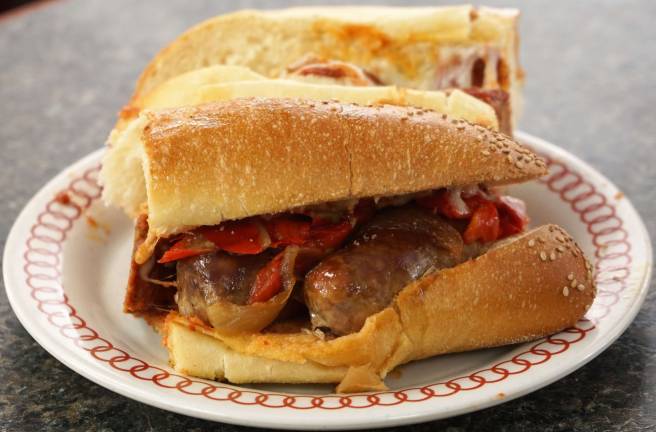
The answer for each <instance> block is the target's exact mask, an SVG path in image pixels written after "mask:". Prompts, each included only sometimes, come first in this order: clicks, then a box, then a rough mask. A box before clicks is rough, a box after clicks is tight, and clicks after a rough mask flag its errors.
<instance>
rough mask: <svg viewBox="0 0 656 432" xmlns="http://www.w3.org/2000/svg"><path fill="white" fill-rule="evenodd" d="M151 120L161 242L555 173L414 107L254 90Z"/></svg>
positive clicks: (147, 139)
mask: <svg viewBox="0 0 656 432" xmlns="http://www.w3.org/2000/svg"><path fill="white" fill-rule="evenodd" d="M148 117H149V122H148V124H147V125H146V127H145V128H144V133H143V143H144V154H145V159H144V175H145V178H146V190H147V196H148V221H149V224H150V231H149V238H151V239H152V238H155V237H163V236H167V235H170V234H172V233H176V232H181V231H184V230H186V229H188V228H189V227H191V226H198V225H214V224H218V223H220V222H221V221H223V220H230V219H241V218H244V217H248V216H253V215H259V214H265V213H277V212H281V211H286V210H288V209H290V208H293V207H297V206H304V205H312V204H317V203H323V202H329V201H337V200H343V199H350V198H358V197H368V196H380V195H385V196H389V195H399V194H404V193H411V192H417V191H423V190H429V189H435V188H440V187H445V186H458V185H469V184H477V183H486V184H491V185H495V184H507V183H515V182H521V181H525V180H529V179H533V178H536V177H539V176H541V175H544V174H546V168H545V164H544V162H543V161H542V160H541V159H539V158H538V157H537V156H535V155H534V154H533V153H532V152H531V151H530V150H528V149H526V148H524V147H523V146H521V145H520V144H518V143H517V142H515V141H513V140H512V139H511V138H509V137H507V136H505V135H503V134H499V133H497V132H494V131H491V130H489V129H486V128H483V127H481V126H477V125H473V124H470V123H468V122H466V121H463V120H458V119H451V118H449V117H448V116H447V115H445V114H439V113H436V112H434V111H425V110H422V109H417V108H412V107H400V106H392V105H382V106H359V105H355V104H343V103H339V102H328V101H323V102H316V101H307V100H300V99H278V98H247V99H235V100H231V101H227V102H224V103H215V104H207V105H202V106H197V107H186V108H179V109H173V110H164V111H158V112H157V113H150V114H149V116H148Z"/></svg>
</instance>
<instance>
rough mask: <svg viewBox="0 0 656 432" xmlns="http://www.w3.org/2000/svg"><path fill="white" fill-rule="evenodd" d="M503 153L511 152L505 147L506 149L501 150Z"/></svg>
mask: <svg viewBox="0 0 656 432" xmlns="http://www.w3.org/2000/svg"><path fill="white" fill-rule="evenodd" d="M501 153H503V154H508V153H510V149H507V148H505V149H503V150H501Z"/></svg>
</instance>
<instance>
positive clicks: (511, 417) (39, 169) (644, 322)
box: [0, 0, 656, 432]
mask: <svg viewBox="0 0 656 432" xmlns="http://www.w3.org/2000/svg"><path fill="white" fill-rule="evenodd" d="M304 3H306V4H307V3H308V2H304ZM324 3H327V2H324ZM374 3H384V1H380V0H378V1H376V2H374ZM408 3H417V4H419V3H425V4H436V3H442V2H440V1H435V0H433V1H431V2H408ZM517 3H518V2H500V1H487V2H485V4H488V5H495V6H496V5H509V6H512V5H514V6H516V5H517ZM292 4H300V2H292V1H284V0H282V1H281V0H278V1H272V2H263V1H244V0H242V1H235V2H230V3H229V2H216V1H210V0H207V1H193V2H190V1H185V0H175V1H167V2H159V1H155V0H146V1H139V2H133V1H129V0H119V1H111V2H109V1H103V0H60V1H52V2H46V3H43V4H41V5H39V6H38V7H36V8H31V9H29V10H25V11H18V12H14V13H12V14H10V15H8V16H2V17H0V123H1V124H0V154H1V155H2V156H1V157H2V170H0V186H1V187H0V203H2V204H1V205H0V241H2V242H3V247H4V239H5V238H6V236H7V233H8V232H9V229H10V228H11V225H12V223H13V221H14V219H15V218H16V216H17V215H18V213H19V211H20V209H21V208H22V207H23V206H24V205H25V204H26V202H27V201H28V200H29V198H30V197H31V196H32V195H33V194H34V193H35V192H36V191H37V190H38V189H39V188H40V187H41V186H42V185H43V184H44V183H45V182H47V181H48V179H50V178H51V177H52V176H54V175H55V174H57V173H58V172H59V171H61V170H62V169H64V168H65V167H66V166H67V165H69V164H70V163H71V162H73V161H75V160H77V159H78V158H80V157H82V156H84V155H86V154H87V153H89V152H91V151H93V150H95V149H97V148H100V147H101V146H102V145H103V143H104V140H105V138H106V136H107V133H108V131H109V130H110V128H111V127H112V125H113V123H114V121H115V115H116V112H117V111H118V110H119V108H120V107H121V106H122V105H123V104H124V103H125V102H126V101H127V99H128V97H129V95H130V94H131V91H132V88H133V87H132V86H133V84H134V81H135V80H136V78H137V76H138V74H139V72H140V70H141V69H142V68H143V67H144V66H145V65H146V63H147V62H148V60H149V59H150V58H151V57H152V56H153V55H154V54H155V53H156V52H157V51H158V49H160V48H161V47H162V46H164V44H165V43H167V42H168V41H170V40H172V39H173V38H174V37H175V36H176V35H177V34H179V33H180V32H182V31H183V30H184V29H186V28H187V27H189V26H190V25H192V24H194V23H196V22H198V21H200V20H203V19H205V18H208V17H211V16H213V15H215V14H218V13H222V12H226V11H229V10H234V9H239V8H241V7H267V8H273V7H280V6H286V5H292ZM164 5H166V6H164ZM519 6H520V7H521V8H522V11H523V17H522V24H521V34H522V41H521V43H522V47H521V60H522V63H523V66H524V67H525V69H526V74H527V81H526V87H525V100H526V104H525V110H524V115H523V118H522V120H521V124H520V127H521V129H523V130H525V131H527V132H530V133H532V134H535V135H538V136H540V137H543V138H546V139H548V140H550V141H552V142H554V143H557V144H559V145H561V146H562V147H564V148H566V149H567V150H569V151H570V152H572V153H574V154H576V155H578V156H580V157H582V158H583V159H585V160H586V161H588V162H589V163H591V164H592V165H594V166H595V167H597V168H598V169H599V170H600V171H601V172H603V173H604V174H605V175H606V176H608V177H609V178H610V179H611V180H612V181H613V182H615V184H617V185H618V187H619V188H620V189H621V190H622V191H623V192H624V193H625V194H626V196H627V197H629V198H630V199H631V200H632V202H633V203H634V205H635V207H636V208H637V209H638V211H639V212H640V213H641V215H642V217H643V218H644V220H645V222H646V224H647V228H648V230H649V232H650V233H651V237H652V242H653V241H654V233H656V187H655V186H656V174H655V172H656V171H655V168H654V167H655V166H656V157H655V156H654V150H655V149H656V109H655V108H654V107H656V79H654V73H655V71H656V49H655V48H654V44H655V43H656V26H655V25H654V22H653V18H654V17H655V16H656V2H650V1H622V2H618V1H614V0H606V1H586V2H572V1H553V0H548V1H547V0H541V1H536V0H533V1H531V2H523V3H522V4H521V5H519ZM653 288H654V287H653V284H652V289H651V292H650V293H649V295H648V298H647V301H646V303H645V305H644V306H643V308H642V310H641V311H640V313H639V314H638V316H637V318H636V320H635V322H634V323H633V324H632V325H631V326H630V327H629V329H628V330H627V331H626V332H625V333H624V335H622V336H621V337H620V338H619V339H618V340H617V342H615V343H614V344H613V345H612V346H611V347H610V348H608V349H607V350H606V351H605V352H604V353H602V354H601V355H599V357H597V358H596V359H594V360H593V361H591V362H590V363H589V364H588V365H586V366H584V367H583V368H581V369H580V370H578V371H576V372H574V373H572V374H571V375H569V376H568V377H566V378H564V379H562V380H560V381H558V382H556V383H554V384H551V385H549V386H548V387H546V388H544V389H542V390H539V391H537V392H535V393H532V394H530V395H528V396H526V397H523V398H520V399H518V400H514V401H511V402H508V403H505V404H502V405H500V406H497V407H494V408H489V409H486V410H483V411H480V412H475V413H472V414H468V415H462V416H459V417H455V418H451V419H447V420H442V421H437V422H433V423H426V424H422V425H416V426H411V427H408V428H397V429H398V430H403V429H405V430H448V431H452V432H454V431H462V430H506V431H514V430H529V431H533V430H547V431H557V430H563V431H571V430H577V431H604V430H618V431H619V430H621V431H634V430H654V429H656V290H654V289H653ZM0 378H1V380H0V382H1V383H2V384H1V385H0V430H3V431H4V430H11V431H14V430H55V431H65V430H84V431H96V430H98V431H119V430H121V431H122V430H164V431H168V430H171V431H180V430H196V431H201V430H220V431H228V430H245V428H240V427H236V426H230V425H223V424H218V423H210V422H206V421H202V420H197V419H193V418H188V417H185V416H182V415H177V414H172V413H169V412H166V411H162V410H159V409H157V408H153V407H150V406H146V405H143V404H141V403H138V402H135V401H133V400H130V399H127V398H125V397H123V396H120V395H118V394H116V393H113V392H111V391H109V390H106V389H104V388H102V387H100V386H98V385H96V384H94V383H92V382H90V381H88V380H86V379H85V378H83V377H82V376H80V375H78V374H76V373H74V372H73V371H71V370H69V369H68V368H67V367H65V366H64V365H63V364H61V363H60V362H58V361H57V360H55V359H54V358H53V357H51V356H50V355H49V354H48V353H47V352H46V351H44V350H43V349H42V348H41V347H40V346H39V345H38V344H37V343H36V342H35V341H34V340H33V339H32V338H31V337H30V335H29V334H28V333H27V332H26V331H25V330H24V329H23V327H22V326H21V324H20V323H19V322H18V320H17V319H16V316H15V315H14V314H13V312H12V311H11V308H10V306H9V304H8V302H7V297H6V294H5V291H4V289H2V290H0Z"/></svg>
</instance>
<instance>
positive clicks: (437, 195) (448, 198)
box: [416, 189, 471, 219]
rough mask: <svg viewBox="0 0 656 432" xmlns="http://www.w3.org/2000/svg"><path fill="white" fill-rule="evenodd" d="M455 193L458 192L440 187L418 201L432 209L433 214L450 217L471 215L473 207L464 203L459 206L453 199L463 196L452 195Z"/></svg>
mask: <svg viewBox="0 0 656 432" xmlns="http://www.w3.org/2000/svg"><path fill="white" fill-rule="evenodd" d="M454 193H457V192H451V191H449V190H447V189H440V190H438V191H436V192H434V193H432V194H431V195H426V196H423V197H419V198H417V199H416V202H417V204H418V205H419V206H420V207H424V208H425V209H428V210H430V211H431V212H432V213H433V214H437V213H439V214H441V215H443V216H446V217H448V218H450V219H465V218H468V217H470V216H471V208H467V207H468V206H467V205H465V204H464V203H461V204H462V207H463V208H459V207H458V206H457V205H456V204H455V203H454V202H453V200H454V199H461V198H460V197H454V196H452V194H454Z"/></svg>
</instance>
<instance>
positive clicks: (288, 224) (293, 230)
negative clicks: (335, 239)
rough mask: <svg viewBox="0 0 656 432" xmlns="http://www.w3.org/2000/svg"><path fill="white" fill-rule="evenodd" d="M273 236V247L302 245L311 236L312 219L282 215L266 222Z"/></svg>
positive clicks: (270, 234)
mask: <svg viewBox="0 0 656 432" xmlns="http://www.w3.org/2000/svg"><path fill="white" fill-rule="evenodd" d="M264 224H265V226H266V230H267V232H268V233H269V236H270V237H271V247H279V246H287V245H298V246H300V245H302V244H304V243H305V242H307V241H308V240H309V238H310V225H311V223H310V221H308V220H303V219H300V218H299V217H294V216H289V215H280V216H276V217H274V218H272V219H270V220H268V221H266V222H265V223H264Z"/></svg>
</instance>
